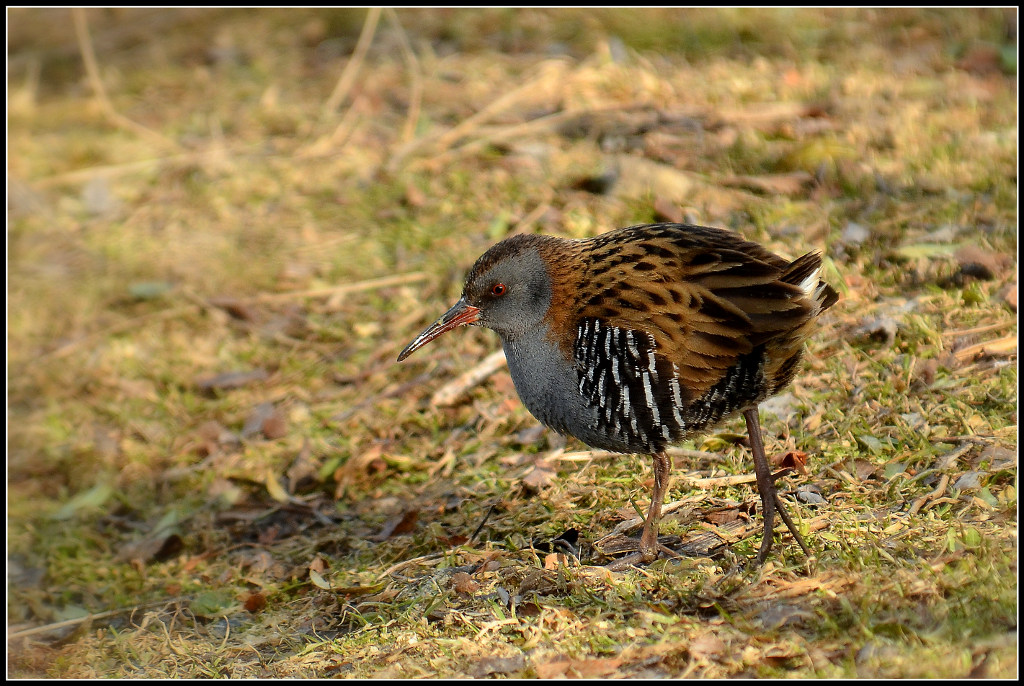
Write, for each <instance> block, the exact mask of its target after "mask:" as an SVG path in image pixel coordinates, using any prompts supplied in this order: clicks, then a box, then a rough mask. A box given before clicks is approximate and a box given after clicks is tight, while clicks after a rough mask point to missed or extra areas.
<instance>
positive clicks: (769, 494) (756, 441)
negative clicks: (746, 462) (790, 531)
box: [743, 405, 776, 564]
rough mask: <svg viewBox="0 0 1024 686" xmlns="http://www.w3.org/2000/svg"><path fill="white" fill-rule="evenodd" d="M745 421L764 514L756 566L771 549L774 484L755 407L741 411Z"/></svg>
mask: <svg viewBox="0 0 1024 686" xmlns="http://www.w3.org/2000/svg"><path fill="white" fill-rule="evenodd" d="M743 418H744V419H746V420H747V434H748V435H749V436H750V452H752V453H753V454H754V475H755V476H756V477H757V492H758V493H760V494H761V509H762V511H763V513H764V537H763V538H762V539H761V549H760V550H759V551H758V553H757V562H758V564H764V561H765V560H766V559H767V558H768V552H769V551H770V550H771V549H772V542H773V541H772V531H773V530H774V529H775V498H776V495H775V483H774V482H773V481H772V470H771V469H770V468H769V467H768V458H767V457H765V454H764V443H763V442H762V441H761V423H760V420H759V419H758V416H757V406H756V405H755V406H754V407H751V408H749V409H746V410H744V411H743Z"/></svg>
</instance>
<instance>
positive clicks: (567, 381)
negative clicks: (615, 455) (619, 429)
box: [502, 327, 633, 452]
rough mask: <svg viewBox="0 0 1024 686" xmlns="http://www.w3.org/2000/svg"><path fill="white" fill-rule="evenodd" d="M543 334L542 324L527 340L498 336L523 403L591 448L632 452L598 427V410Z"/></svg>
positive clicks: (568, 362)
mask: <svg viewBox="0 0 1024 686" xmlns="http://www.w3.org/2000/svg"><path fill="white" fill-rule="evenodd" d="M545 333H546V331H545V330H544V327H542V328H540V329H538V330H536V331H534V332H532V333H531V334H530V335H529V338H528V340H521V339H513V340H508V339H505V338H504V337H503V338H502V344H503V345H504V348H505V357H506V358H507V359H508V368H509V372H510V373H511V375H512V381H513V383H515V385H516V391H517V392H518V393H519V398H520V400H522V401H523V405H525V406H526V409H528V410H529V411H530V413H531V414H533V416H534V417H536V418H537V419H539V420H540V421H541V422H542V423H543V424H545V425H546V426H549V427H551V428H552V429H554V430H555V431H557V432H559V433H561V434H568V435H570V436H575V437H576V438H578V439H580V440H581V441H583V442H584V443H586V444H587V445H589V446H592V447H594V448H600V449H603V450H612V451H615V452H632V451H633V450H632V449H631V447H630V446H629V445H628V444H627V442H625V441H623V440H622V439H621V438H620V437H617V436H613V435H609V434H608V432H607V431H604V430H602V426H601V420H600V415H599V409H598V408H597V407H594V406H593V405H591V404H590V403H589V402H588V400H587V398H585V397H584V396H583V395H582V393H581V392H580V376H579V373H578V371H577V369H576V367H575V366H574V364H573V362H572V361H571V360H568V359H566V357H565V355H564V354H563V353H562V351H561V350H560V349H559V348H558V346H556V345H554V344H553V343H552V342H551V340H550V339H549V338H548V336H546V335H545Z"/></svg>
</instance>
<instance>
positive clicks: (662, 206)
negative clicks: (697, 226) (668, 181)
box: [654, 197, 686, 224]
mask: <svg viewBox="0 0 1024 686" xmlns="http://www.w3.org/2000/svg"><path fill="white" fill-rule="evenodd" d="M654 218H655V219H656V220H658V221H666V222H676V223H677V224H682V223H683V222H684V220H685V218H686V217H685V215H684V214H683V208H682V207H680V206H679V204H678V203H675V202H672V201H671V200H669V199H667V198H661V197H658V198H655V199H654Z"/></svg>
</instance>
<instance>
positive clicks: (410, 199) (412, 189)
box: [405, 182, 427, 207]
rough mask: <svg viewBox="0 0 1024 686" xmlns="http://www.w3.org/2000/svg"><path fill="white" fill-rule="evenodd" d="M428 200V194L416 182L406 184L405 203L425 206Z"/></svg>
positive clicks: (412, 205) (413, 205) (411, 205)
mask: <svg viewBox="0 0 1024 686" xmlns="http://www.w3.org/2000/svg"><path fill="white" fill-rule="evenodd" d="M426 202H427V196H426V194H425V193H424V192H423V191H421V190H420V189H419V188H418V187H417V186H416V184H414V183H412V182H409V183H407V184H406V185H405V204H406V205H408V206H409V207H423V204H424V203H426Z"/></svg>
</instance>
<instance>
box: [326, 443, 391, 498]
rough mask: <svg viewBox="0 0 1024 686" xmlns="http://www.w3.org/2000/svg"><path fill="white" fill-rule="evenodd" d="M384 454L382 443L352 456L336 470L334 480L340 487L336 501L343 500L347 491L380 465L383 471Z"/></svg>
mask: <svg viewBox="0 0 1024 686" xmlns="http://www.w3.org/2000/svg"><path fill="white" fill-rule="evenodd" d="M383 453H384V446H383V445H381V444H380V443H375V444H373V445H371V446H370V447H369V449H367V450H366V451H365V452H362V453H359V454H358V455H352V456H351V457H350V458H349V459H348V461H347V462H345V464H343V465H341V466H340V467H338V468H337V469H336V470H334V480H335V481H337V482H338V486H337V487H336V488H335V489H334V497H335V499H336V500H340V499H341V498H343V497H344V495H345V490H346V489H347V488H348V487H349V486H351V485H353V484H355V483H357V482H358V481H360V480H362V479H363V478H364V477H365V476H366V475H367V473H368V472H371V471H375V470H376V469H377V465H378V463H379V467H380V469H381V470H383V469H384V468H385V467H386V465H385V464H384V461H383V460H382V459H381V455H382V454H383Z"/></svg>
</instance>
